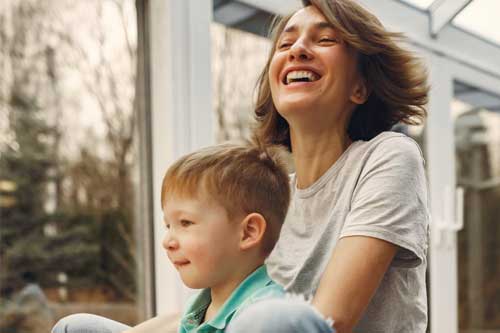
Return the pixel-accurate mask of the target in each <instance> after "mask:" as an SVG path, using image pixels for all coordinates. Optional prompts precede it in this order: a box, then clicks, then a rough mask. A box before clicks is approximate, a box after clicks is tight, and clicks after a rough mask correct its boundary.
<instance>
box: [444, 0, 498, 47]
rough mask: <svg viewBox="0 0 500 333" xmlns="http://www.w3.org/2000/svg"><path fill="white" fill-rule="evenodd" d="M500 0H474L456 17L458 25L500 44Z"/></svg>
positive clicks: (454, 22) (455, 20)
mask: <svg viewBox="0 0 500 333" xmlns="http://www.w3.org/2000/svg"><path fill="white" fill-rule="evenodd" d="M499 14H500V1H498V0H474V1H472V2H471V3H470V4H469V5H468V6H467V7H466V8H465V9H464V10H462V11H461V12H460V14H458V15H457V17H455V19H454V20H453V24H454V25H456V26H457V27H459V28H461V29H464V30H466V31H469V32H471V33H473V34H476V35H478V36H480V37H482V38H485V39H487V40H489V41H492V42H494V43H496V44H498V45H499V46H500V21H499V20H498V15H499Z"/></svg>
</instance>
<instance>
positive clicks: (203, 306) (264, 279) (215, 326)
mask: <svg viewBox="0 0 500 333" xmlns="http://www.w3.org/2000/svg"><path fill="white" fill-rule="evenodd" d="M284 294H285V291H284V290H283V288H282V287H281V286H280V285H278V284H277V283H276V282H274V281H273V280H271V278H270V277H269V275H267V269H266V266H265V265H262V266H260V267H259V268H257V269H256V270H255V271H254V272H253V273H252V274H250V275H249V276H248V277H247V278H246V279H245V280H244V281H243V282H242V283H240V284H239V286H238V287H236V289H235V290H234V291H233V293H232V294H231V296H229V298H228V299H227V300H226V302H225V303H224V305H222V307H221V308H220V310H219V312H217V314H216V315H215V317H213V318H212V319H210V320H209V321H208V322H205V323H203V324H200V323H201V321H202V320H203V317H204V316H205V312H206V310H207V308H208V306H209V305H210V302H211V297H210V289H203V290H202V291H200V292H199V293H197V294H195V295H194V296H193V297H191V298H190V300H189V301H188V306H187V309H186V311H185V313H184V316H183V317H182V319H181V323H180V327H179V333H193V332H196V333H220V332H224V330H225V329H226V326H227V325H228V324H229V322H230V321H231V319H232V318H233V317H235V316H237V315H238V313H239V312H241V311H242V310H243V309H244V308H245V307H247V306H249V305H250V304H252V303H255V302H256V301H259V300H261V299H264V298H274V297H282V296H283V295H284Z"/></svg>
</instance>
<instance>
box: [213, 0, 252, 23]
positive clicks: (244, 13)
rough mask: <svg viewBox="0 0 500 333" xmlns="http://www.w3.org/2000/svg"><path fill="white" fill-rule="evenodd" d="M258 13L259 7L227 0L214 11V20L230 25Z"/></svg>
mask: <svg viewBox="0 0 500 333" xmlns="http://www.w3.org/2000/svg"><path fill="white" fill-rule="evenodd" d="M257 13H258V9H256V8H255V7H252V6H248V5H246V4H243V3H240V2H235V1H231V2H229V1H228V2H226V3H224V4H223V5H220V6H218V8H216V10H215V11H214V20H215V21H217V22H219V23H222V24H225V25H229V26H234V25H237V24H238V23H240V22H242V21H245V20H248V19H249V18H251V17H252V16H254V15H256V14H257Z"/></svg>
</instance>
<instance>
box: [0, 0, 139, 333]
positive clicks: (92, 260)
mask: <svg viewBox="0 0 500 333" xmlns="http://www.w3.org/2000/svg"><path fill="white" fill-rule="evenodd" d="M136 15H137V13H136V7H135V1H134V0H86V1H70V0H57V1H38V0H2V1H1V4H0V44H1V45H2V47H1V48H0V68H1V73H2V75H1V76H2V79H1V81H0V262H1V270H0V331H1V332H9V333H12V332H49V331H50V327H51V326H52V324H53V323H54V322H55V321H56V320H58V319H59V318H61V317H62V316H65V315H68V314H71V313H76V312H88V313H95V314H100V315H104V316H106V317H109V318H112V319H115V320H119V321H122V322H125V323H127V324H135V323H136V322H137V321H138V320H140V319H142V318H140V317H141V314H140V313H141V312H140V310H139V307H138V304H140V301H141V300H142V297H143V295H141V294H139V292H138V290H143V289H142V288H139V286H138V278H137V275H136V274H137V270H136V263H137V260H136V258H140V257H141V256H140V253H139V252H138V251H139V250H138V249H139V248H140V242H141V240H140V239H136V237H135V236H134V235H135V233H134V229H135V228H138V227H141V226H139V225H138V223H139V221H137V219H136V218H135V216H136V215H135V214H136V212H135V207H136V205H135V192H136V188H137V186H138V184H137V179H138V176H137V175H138V164H137V149H136V144H137V142H136V122H135V119H136V117H135V116H134V112H135V111H136V110H135V106H136V105H137V103H136V101H137V98H138V96H137V95H136V93H135V91H136V62H137V60H136V57H137V23H136Z"/></svg>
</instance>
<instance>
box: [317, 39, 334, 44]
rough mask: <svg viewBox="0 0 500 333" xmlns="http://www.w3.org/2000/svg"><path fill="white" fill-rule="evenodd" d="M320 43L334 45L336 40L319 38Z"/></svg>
mask: <svg viewBox="0 0 500 333" xmlns="http://www.w3.org/2000/svg"><path fill="white" fill-rule="evenodd" d="M319 42H320V43H336V42H337V40H336V39H335V38H321V39H320V40H319Z"/></svg>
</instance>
